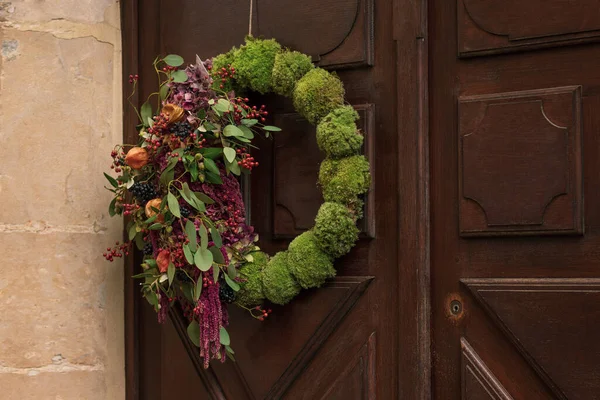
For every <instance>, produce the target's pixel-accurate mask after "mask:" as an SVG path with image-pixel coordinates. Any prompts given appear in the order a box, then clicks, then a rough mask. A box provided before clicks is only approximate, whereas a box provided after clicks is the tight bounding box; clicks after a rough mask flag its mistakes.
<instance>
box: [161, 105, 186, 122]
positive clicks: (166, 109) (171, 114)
mask: <svg viewBox="0 0 600 400" xmlns="http://www.w3.org/2000/svg"><path fill="white" fill-rule="evenodd" d="M161 112H162V113H163V114H165V115H166V116H167V117H168V121H167V123H168V124H169V125H170V124H173V123H175V122H179V121H181V120H182V119H183V113H184V111H183V108H181V107H179V106H178V105H176V104H171V103H168V104H165V105H164V106H163V108H162V110H161Z"/></svg>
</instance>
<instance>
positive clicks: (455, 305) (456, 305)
mask: <svg viewBox="0 0 600 400" xmlns="http://www.w3.org/2000/svg"><path fill="white" fill-rule="evenodd" d="M461 311H462V304H461V302H460V301H458V300H452V301H451V302H450V312H451V313H452V315H458V314H460V313H461Z"/></svg>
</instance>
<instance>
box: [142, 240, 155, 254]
mask: <svg viewBox="0 0 600 400" xmlns="http://www.w3.org/2000/svg"><path fill="white" fill-rule="evenodd" d="M143 251H144V254H145V255H147V256H149V255H151V254H152V253H153V252H154V249H153V248H152V243H146V244H145V245H144V250H143Z"/></svg>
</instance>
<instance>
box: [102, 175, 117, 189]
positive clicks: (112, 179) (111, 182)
mask: <svg viewBox="0 0 600 400" xmlns="http://www.w3.org/2000/svg"><path fill="white" fill-rule="evenodd" d="M104 176H105V177H106V179H108V181H109V182H110V184H111V185H112V187H114V188H116V187H119V183H118V182H117V180H116V179H115V178H113V177H112V176H110V175H108V174H107V173H106V172H105V173H104Z"/></svg>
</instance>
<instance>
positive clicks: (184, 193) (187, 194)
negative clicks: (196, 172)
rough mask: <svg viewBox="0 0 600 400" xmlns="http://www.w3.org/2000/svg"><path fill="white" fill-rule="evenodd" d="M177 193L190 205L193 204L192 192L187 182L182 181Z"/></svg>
mask: <svg viewBox="0 0 600 400" xmlns="http://www.w3.org/2000/svg"><path fill="white" fill-rule="evenodd" d="M179 194H181V197H183V199H184V200H185V201H186V202H187V203H188V204H189V205H191V206H194V192H192V191H191V190H190V187H189V186H188V184H187V182H184V183H183V187H182V188H181V189H179Z"/></svg>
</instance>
